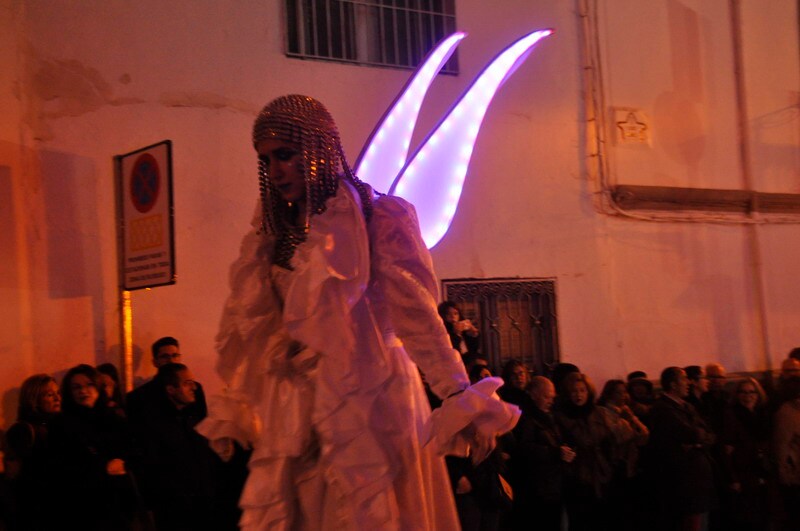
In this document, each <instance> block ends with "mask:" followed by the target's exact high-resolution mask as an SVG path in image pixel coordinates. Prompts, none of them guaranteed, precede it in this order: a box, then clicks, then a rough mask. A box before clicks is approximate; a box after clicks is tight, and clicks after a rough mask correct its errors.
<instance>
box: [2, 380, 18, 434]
mask: <svg viewBox="0 0 800 531" xmlns="http://www.w3.org/2000/svg"><path fill="white" fill-rule="evenodd" d="M19 390H20V389H19V387H13V388H11V389H9V390H7V391H6V392H5V393H3V401H2V406H1V407H2V408H3V418H4V419H5V420H6V421H5V426H4V428H5V429H8V428H9V427H10V426H11V425H12V424H14V422H15V421H16V420H17V407H18V406H19Z"/></svg>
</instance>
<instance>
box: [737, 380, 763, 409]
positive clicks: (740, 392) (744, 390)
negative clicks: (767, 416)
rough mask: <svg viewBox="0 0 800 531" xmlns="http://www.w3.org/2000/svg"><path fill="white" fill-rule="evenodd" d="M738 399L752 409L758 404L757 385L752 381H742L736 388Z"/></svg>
mask: <svg viewBox="0 0 800 531" xmlns="http://www.w3.org/2000/svg"><path fill="white" fill-rule="evenodd" d="M736 399H737V400H738V401H739V404H741V405H742V406H744V407H746V408H747V409H749V410H750V411H752V410H753V409H755V407H756V405H757V404H758V391H757V390H756V386H755V385H753V384H752V383H750V382H744V383H742V384H741V385H739V389H737V390H736Z"/></svg>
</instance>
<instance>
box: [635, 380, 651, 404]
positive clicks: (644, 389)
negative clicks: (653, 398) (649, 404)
mask: <svg viewBox="0 0 800 531" xmlns="http://www.w3.org/2000/svg"><path fill="white" fill-rule="evenodd" d="M631 395H632V396H633V399H634V400H636V401H637V402H644V401H645V400H647V399H648V398H650V388H649V387H648V385H647V384H646V383H644V382H633V383H632V384H631Z"/></svg>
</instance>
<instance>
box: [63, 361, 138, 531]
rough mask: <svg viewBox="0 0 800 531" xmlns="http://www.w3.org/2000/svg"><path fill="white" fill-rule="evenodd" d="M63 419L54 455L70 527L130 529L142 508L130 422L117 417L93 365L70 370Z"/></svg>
mask: <svg viewBox="0 0 800 531" xmlns="http://www.w3.org/2000/svg"><path fill="white" fill-rule="evenodd" d="M61 394H62V396H63V413H62V415H61V417H60V419H59V421H58V422H57V423H56V424H55V425H54V427H53V433H52V444H53V449H54V451H55V452H56V454H57V455H58V457H59V470H58V471H59V473H60V474H61V482H62V484H63V485H65V486H66V489H65V490H64V493H65V497H66V500H65V501H66V509H65V512H66V514H64V515H62V517H64V518H66V520H65V521H74V522H81V523H82V525H83V526H84V527H85V528H88V529H121V530H124V529H128V528H129V527H130V526H131V525H132V519H133V516H134V512H135V507H136V505H137V503H136V502H137V499H136V495H135V490H134V487H133V484H132V481H131V477H130V476H129V474H128V467H129V461H130V458H131V457H133V456H134V454H135V452H133V450H132V443H131V435H130V432H129V430H128V427H127V422H126V421H125V420H124V419H123V418H121V417H119V416H117V415H115V414H114V412H113V411H112V410H111V409H109V408H108V407H107V406H106V404H107V401H106V398H105V396H104V394H103V393H102V392H101V391H100V378H99V374H98V372H97V370H96V369H94V368H93V367H92V366H90V365H85V364H82V365H78V366H76V367H73V368H72V369H70V370H69V371H68V372H67V374H66V375H65V376H64V379H63V381H62V382H61Z"/></svg>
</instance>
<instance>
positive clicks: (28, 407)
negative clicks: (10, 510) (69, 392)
mask: <svg viewBox="0 0 800 531" xmlns="http://www.w3.org/2000/svg"><path fill="white" fill-rule="evenodd" d="M60 413H61V395H60V394H59V390H58V384H57V383H56V381H55V379H54V378H53V377H52V376H50V375H49V374H34V375H33V376H30V377H28V378H26V379H25V381H24V382H22V386H21V388H20V393H19V406H18V408H17V422H16V423H14V424H13V425H12V426H11V427H10V428H9V429H8V432H6V441H5V467H6V477H8V478H9V480H10V487H11V493H12V496H14V498H15V502H16V503H14V504H13V505H14V506H15V508H16V513H15V514H12V515H10V516H11V520H12V521H13V522H17V523H18V524H19V525H20V526H21V528H23V529H24V528H28V527H29V528H31V529H47V528H49V527H48V526H50V525H55V524H56V521H55V517H54V516H53V515H54V513H56V512H57V511H56V510H55V509H54V506H55V503H54V501H57V500H53V499H49V498H48V497H43V496H42V495H41V489H42V487H43V486H45V485H46V486H48V487H52V486H53V485H57V484H58V483H57V481H58V477H57V475H56V473H55V470H56V467H55V464H56V462H57V460H56V458H55V456H54V454H53V450H52V445H51V440H50V439H51V438H50V432H51V425H52V422H53V421H54V420H55V419H56V418H57V416H58V415H59V414H60Z"/></svg>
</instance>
